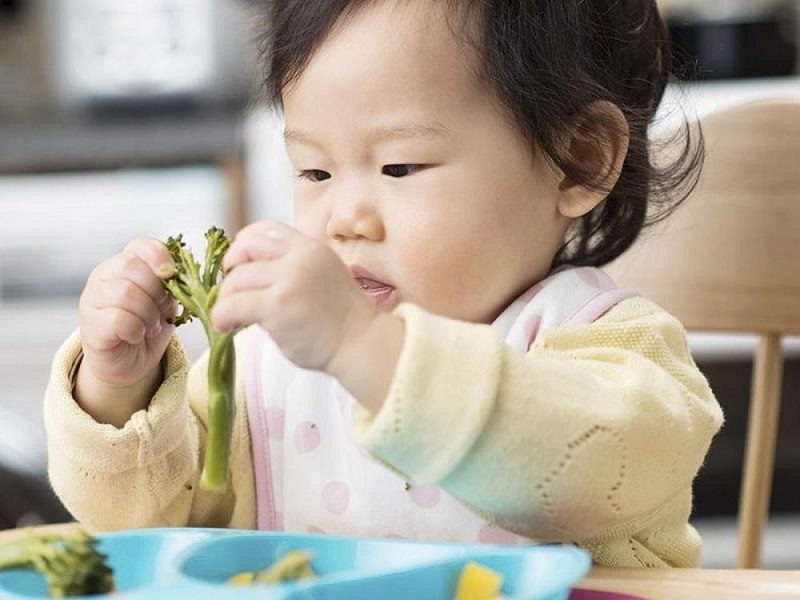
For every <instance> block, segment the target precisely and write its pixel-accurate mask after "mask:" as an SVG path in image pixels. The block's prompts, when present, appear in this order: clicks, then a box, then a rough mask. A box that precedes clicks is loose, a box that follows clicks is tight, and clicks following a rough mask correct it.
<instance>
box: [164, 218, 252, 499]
mask: <svg viewBox="0 0 800 600" xmlns="http://www.w3.org/2000/svg"><path fill="white" fill-rule="evenodd" d="M205 237H206V253H205V263H204V265H203V268H202V270H201V268H200V265H199V264H198V263H197V261H196V260H195V258H194V256H193V255H192V252H191V250H190V249H189V248H187V247H186V244H185V243H184V242H183V236H182V235H177V236H176V237H170V238H169V239H167V242H166V245H167V249H168V250H169V252H170V254H171V255H172V260H173V261H174V262H175V274H174V275H173V276H172V277H170V278H168V279H166V280H165V281H164V285H165V286H166V288H167V291H168V292H169V293H170V295H171V296H172V297H173V298H175V299H176V300H177V301H178V303H179V304H180V305H181V306H182V307H183V310H182V312H181V313H180V314H179V315H178V316H176V317H174V318H172V319H170V322H171V323H172V324H173V325H176V326H177V325H182V324H184V323H187V322H189V321H191V320H192V318H193V317H196V318H198V319H200V322H201V323H202V324H203V328H204V329H205V332H206V337H207V338H208V346H209V357H208V439H207V443H206V455H205V461H204V463H203V472H202V474H201V475H200V487H201V488H202V489H204V490H209V491H214V492H224V491H225V489H226V487H227V482H228V455H229V453H230V446H231V432H232V429H233V417H234V410H235V406H234V379H235V376H236V353H235V350H234V344H233V333H231V332H227V333H220V332H218V331H215V330H214V327H213V325H212V324H211V307H212V306H213V305H214V302H215V301H216V299H217V293H218V291H219V283H220V281H221V279H222V276H223V269H222V259H223V257H224V256H225V252H227V251H228V248H229V247H230V245H231V240H230V238H228V237H227V236H226V235H225V232H224V231H223V230H222V229H219V228H217V227H211V228H210V229H209V230H208V231H207V232H206V235H205Z"/></svg>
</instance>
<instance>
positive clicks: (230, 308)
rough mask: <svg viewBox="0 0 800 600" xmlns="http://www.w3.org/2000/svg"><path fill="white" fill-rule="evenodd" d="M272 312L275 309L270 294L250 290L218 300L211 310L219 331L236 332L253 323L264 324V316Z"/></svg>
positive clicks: (215, 325)
mask: <svg viewBox="0 0 800 600" xmlns="http://www.w3.org/2000/svg"><path fill="white" fill-rule="evenodd" d="M272 312H274V309H273V308H272V306H271V301H270V296H269V293H268V292H266V291H265V290H263V289H261V290H249V291H245V292H239V293H237V294H229V295H227V296H225V297H220V298H218V299H217V302H216V303H215V304H214V307H213V308H212V309H211V323H212V325H213V326H214V329H216V330H217V331H235V330H237V329H240V328H242V327H245V326H247V325H251V324H253V323H262V320H263V316H264V315H268V314H271V313H272ZM262 325H263V323H262Z"/></svg>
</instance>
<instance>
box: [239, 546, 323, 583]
mask: <svg viewBox="0 0 800 600" xmlns="http://www.w3.org/2000/svg"><path fill="white" fill-rule="evenodd" d="M312 558H313V555H312V554H311V552H307V551H305V550H292V551H290V552H287V553H286V554H284V555H283V556H282V557H281V558H279V559H278V560H276V561H275V562H274V563H273V564H272V565H270V566H269V567H268V568H266V569H264V570H262V571H256V572H250V571H244V572H242V573H237V574H236V575H233V576H232V577H229V578H228V584H230V585H250V584H253V583H268V584H275V583H281V582H282V581H296V580H298V579H305V578H306V577H314V576H315V575H316V574H315V573H314V570H313V569H312V568H311V559H312Z"/></svg>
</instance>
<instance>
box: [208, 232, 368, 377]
mask: <svg viewBox="0 0 800 600" xmlns="http://www.w3.org/2000/svg"><path fill="white" fill-rule="evenodd" d="M224 267H225V269H226V271H227V274H226V276H225V278H224V279H223V281H222V284H221V285H220V291H219V297H218V298H217V301H216V304H215V305H214V308H213V311H212V319H213V322H214V327H215V328H217V329H219V330H221V331H226V330H232V329H236V328H238V327H242V326H245V325H250V324H254V323H258V324H259V325H261V326H262V327H263V328H264V329H266V330H267V331H268V332H269V334H270V336H271V337H272V339H273V340H274V341H275V343H276V344H277V345H278V347H279V348H280V349H281V351H282V352H283V354H284V355H285V356H286V357H287V358H288V359H289V360H291V361H292V362H293V363H295V364H296V365H298V366H299V367H302V368H306V369H315V370H319V371H325V370H326V368H327V367H328V366H329V365H330V364H331V361H333V359H334V358H335V357H336V355H337V353H339V352H340V351H342V350H343V348H344V347H345V346H346V344H347V342H348V341H349V340H351V339H354V338H357V337H358V336H359V335H360V334H361V333H362V332H364V331H365V329H367V328H369V326H370V324H371V323H372V322H373V321H374V320H375V318H376V317H377V315H378V313H377V310H376V309H375V307H374V305H373V304H372V302H371V301H370V300H369V299H368V298H367V297H366V295H365V294H364V293H363V292H362V291H361V289H360V288H359V287H358V284H357V283H356V282H355V281H354V280H353V277H352V275H351V274H350V272H349V271H348V269H347V266H346V265H345V264H344V263H343V262H342V261H341V259H340V258H339V257H338V256H337V255H336V253H335V252H333V250H331V249H330V248H328V247H327V246H325V245H324V244H322V243H320V242H318V241H316V240H314V239H312V238H309V237H307V236H305V235H303V234H301V233H300V232H298V231H297V230H295V229H293V228H291V227H289V226H287V225H285V224H283V223H280V222H277V221H260V222H258V223H254V224H252V225H249V226H247V227H245V228H244V229H242V230H241V231H240V232H239V233H237V234H236V237H235V239H234V241H233V243H232V244H231V247H230V249H229V250H228V252H227V254H226V256H225V262H224Z"/></svg>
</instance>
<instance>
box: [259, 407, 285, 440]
mask: <svg viewBox="0 0 800 600" xmlns="http://www.w3.org/2000/svg"><path fill="white" fill-rule="evenodd" d="M264 415H265V417H266V419H267V433H269V437H270V439H273V440H276V441H279V442H280V441H282V440H283V428H284V424H285V422H286V411H285V410H283V409H282V408H278V407H277V406H269V407H267V409H266V410H265V411H264Z"/></svg>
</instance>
